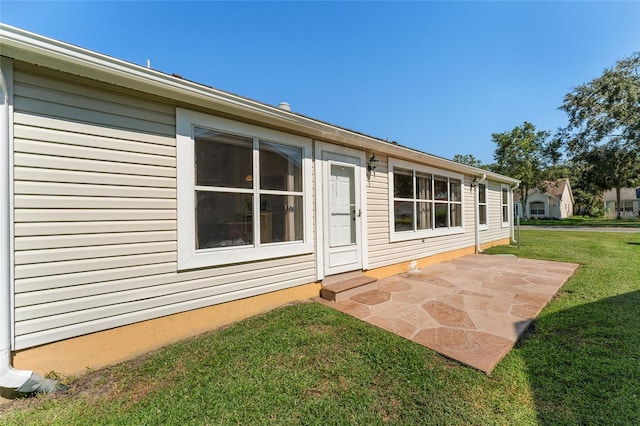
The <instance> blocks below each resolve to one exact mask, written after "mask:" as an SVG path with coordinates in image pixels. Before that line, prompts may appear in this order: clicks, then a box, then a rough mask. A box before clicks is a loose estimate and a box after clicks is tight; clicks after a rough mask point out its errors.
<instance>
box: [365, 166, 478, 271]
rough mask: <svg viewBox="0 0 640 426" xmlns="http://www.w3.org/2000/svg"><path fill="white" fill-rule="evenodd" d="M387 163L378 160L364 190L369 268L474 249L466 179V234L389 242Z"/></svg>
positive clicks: (470, 203)
mask: <svg viewBox="0 0 640 426" xmlns="http://www.w3.org/2000/svg"><path fill="white" fill-rule="evenodd" d="M388 183H389V177H388V159H387V158H384V159H382V158H380V162H379V163H378V168H377V169H376V172H375V176H372V177H371V180H370V182H369V187H368V188H367V212H368V224H367V225H368V232H369V233H368V238H369V268H372V269H373V268H379V267H382V266H387V265H391V264H394V263H399V262H406V261H410V260H414V259H419V258H424V257H429V256H433V255H435V254H438V253H445V252H448V251H453V250H457V249H461V248H466V247H470V246H473V245H475V234H474V229H475V228H474V226H475V217H474V210H473V206H474V197H473V192H472V191H470V190H469V184H470V180H469V177H468V176H467V177H465V192H464V194H463V197H464V203H465V204H464V212H463V214H464V221H465V233H464V234H455V235H446V236H437V237H429V238H418V239H415V240H409V241H398V242H390V241H389V233H390V232H389V201H388V199H389V192H388V191H389V190H388Z"/></svg>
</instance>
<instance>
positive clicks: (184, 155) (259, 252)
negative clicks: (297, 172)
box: [176, 108, 313, 270]
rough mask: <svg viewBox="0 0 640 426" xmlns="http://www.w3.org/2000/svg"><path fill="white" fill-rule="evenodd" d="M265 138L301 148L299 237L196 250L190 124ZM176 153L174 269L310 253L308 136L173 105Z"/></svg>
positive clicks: (310, 164) (309, 142)
mask: <svg viewBox="0 0 640 426" xmlns="http://www.w3.org/2000/svg"><path fill="white" fill-rule="evenodd" d="M196 126H198V127H204V128H209V129H216V130H220V131H223V132H227V133H233V134H236V135H241V136H247V137H250V138H260V139H266V140H269V141H272V142H276V143H283V144H286V145H292V146H297V147H300V148H302V173H303V187H302V193H303V223H304V225H303V226H304V229H303V235H304V237H303V241H291V242H282V243H269V244H268V245H264V246H258V247H255V246H251V247H228V248H215V249H204V250H196V248H195V247H196V244H195V232H196V231H195V229H196V227H195V197H194V193H195V182H194V175H195V164H194V158H193V156H194V152H195V150H194V143H195V142H194V137H193V134H194V133H193V129H194V127H196ZM176 143H177V147H176V151H177V152H176V155H177V193H178V194H177V197H178V200H177V201H178V269H181V270H182V269H193V268H204V267H209V266H219V265H227V264H233V263H240V262H250V261H255V260H265V259H273V258H278V257H285V256H295V255H301V254H308V253H313V241H312V239H313V224H312V223H311V219H310V218H311V217H313V215H312V208H313V192H312V187H311V182H312V175H311V170H312V151H311V147H312V144H311V140H309V139H307V138H303V137H300V136H296V135H291V134H288V133H283V132H279V131H276V130H271V129H267V128H263V127H258V126H254V125H251V124H246V123H241V122H238V121H233V120H229V119H226V118H221V117H216V116H213V115H208V114H203V113H200V112H195V111H190V110H185V109H181V108H176Z"/></svg>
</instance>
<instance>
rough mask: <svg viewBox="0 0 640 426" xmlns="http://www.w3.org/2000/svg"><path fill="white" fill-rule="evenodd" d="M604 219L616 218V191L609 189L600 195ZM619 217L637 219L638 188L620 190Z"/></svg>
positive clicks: (639, 200)
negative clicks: (602, 202)
mask: <svg viewBox="0 0 640 426" xmlns="http://www.w3.org/2000/svg"><path fill="white" fill-rule="evenodd" d="M602 200H603V201H604V207H605V209H606V212H607V213H606V217H609V218H615V217H617V212H618V207H617V206H616V190H615V188H614V189H609V190H607V191H604V194H603V195H602ZM619 207H620V216H621V217H623V218H629V217H638V214H639V212H640V187H638V188H620V206H619Z"/></svg>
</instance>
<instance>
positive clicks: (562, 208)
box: [513, 178, 574, 219]
mask: <svg viewBox="0 0 640 426" xmlns="http://www.w3.org/2000/svg"><path fill="white" fill-rule="evenodd" d="M543 187H544V188H546V190H545V191H542V190H540V189H530V190H529V196H528V197H527V209H526V211H525V210H524V209H523V207H522V200H521V199H520V194H518V193H517V192H516V193H514V195H513V204H514V211H515V213H514V214H515V215H516V216H517V217H520V218H529V217H532V218H543V217H546V218H554V219H565V218H567V217H571V216H573V204H574V201H573V193H572V192H571V185H570V184H569V179H567V178H563V179H558V180H555V181H545V182H544V184H543Z"/></svg>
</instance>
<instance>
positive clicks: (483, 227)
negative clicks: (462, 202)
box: [478, 181, 489, 231]
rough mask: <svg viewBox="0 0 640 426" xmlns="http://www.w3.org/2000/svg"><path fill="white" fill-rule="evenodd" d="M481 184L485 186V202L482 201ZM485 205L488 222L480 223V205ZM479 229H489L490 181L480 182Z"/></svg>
mask: <svg viewBox="0 0 640 426" xmlns="http://www.w3.org/2000/svg"><path fill="white" fill-rule="evenodd" d="M480 185H482V186H484V203H481V202H480V191H481V189H480ZM481 206H484V208H485V209H484V213H485V217H484V218H485V220H486V221H487V223H480V207H481ZM478 229H479V230H480V231H486V230H487V229H489V182H488V181H483V182H478Z"/></svg>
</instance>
